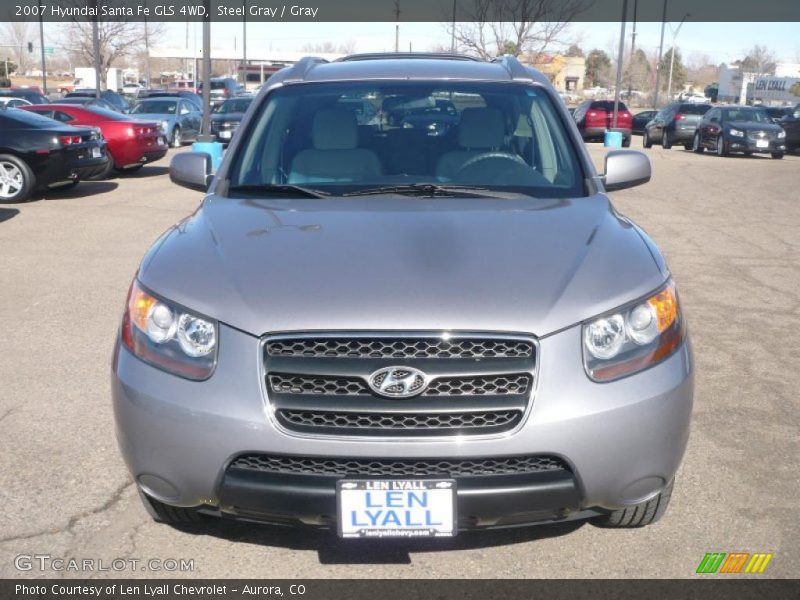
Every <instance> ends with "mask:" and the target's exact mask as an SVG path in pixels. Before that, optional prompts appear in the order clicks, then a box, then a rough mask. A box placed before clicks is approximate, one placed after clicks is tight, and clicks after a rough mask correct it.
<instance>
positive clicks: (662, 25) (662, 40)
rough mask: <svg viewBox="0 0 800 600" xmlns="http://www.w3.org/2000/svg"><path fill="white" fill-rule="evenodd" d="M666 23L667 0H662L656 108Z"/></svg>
mask: <svg viewBox="0 0 800 600" xmlns="http://www.w3.org/2000/svg"><path fill="white" fill-rule="evenodd" d="M666 24H667V0H664V11H663V12H662V13H661V42H660V43H659V44H658V60H657V61H656V91H655V93H654V94H653V108H654V109H656V110H657V109H658V88H659V87H660V86H661V53H662V52H663V51H664V27H665V26H666Z"/></svg>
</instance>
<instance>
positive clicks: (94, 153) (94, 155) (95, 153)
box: [92, 146, 100, 158]
mask: <svg viewBox="0 0 800 600" xmlns="http://www.w3.org/2000/svg"><path fill="white" fill-rule="evenodd" d="M92 158H100V148H98V147H97V146H95V147H94V148H92Z"/></svg>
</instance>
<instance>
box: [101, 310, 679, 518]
mask: <svg viewBox="0 0 800 600" xmlns="http://www.w3.org/2000/svg"><path fill="white" fill-rule="evenodd" d="M580 343H581V339H580V327H573V328H571V329H569V330H566V331H562V332H560V333H557V334H554V335H551V336H548V337H546V338H544V339H541V340H540V341H539V355H538V356H539V358H538V361H539V366H538V369H539V372H538V383H537V389H536V390H535V392H534V396H533V400H532V408H531V410H530V413H529V415H528V418H527V421H526V422H525V423H524V424H523V425H522V427H521V428H520V429H519V430H518V431H516V432H515V433H503V434H497V435H492V436H486V437H481V438H476V439H467V440H464V439H454V438H449V439H448V438H444V437H439V438H425V439H415V440H414V443H409V440H408V439H407V438H394V439H386V438H375V437H373V438H345V439H342V438H336V439H331V438H325V437H321V436H317V437H312V436H308V435H306V436H303V435H298V434H291V433H287V432H283V431H280V430H278V429H277V428H276V427H275V425H274V424H273V422H272V420H271V418H270V416H269V414H268V410H269V409H268V403H267V402H266V399H265V397H264V393H265V392H264V386H263V385H262V382H261V381H260V380H259V373H260V369H259V367H260V365H259V361H260V360H261V358H260V357H261V353H260V340H259V339H258V338H256V337H253V336H250V335H247V334H244V333H242V332H240V331H237V330H234V329H231V328H229V327H226V326H224V325H221V326H220V338H219V344H220V348H221V349H223V350H224V351H221V352H220V356H219V360H218V364H217V367H216V371H215V373H214V374H213V375H212V377H211V378H210V379H208V380H207V381H205V382H190V381H186V380H182V379H179V378H177V377H174V376H172V375H169V374H167V373H164V372H162V371H160V370H157V369H155V368H153V367H150V366H148V365H146V364H145V363H143V362H141V361H140V360H139V359H137V358H136V357H134V356H133V355H132V354H130V353H129V352H128V351H127V349H125V348H120V347H119V346H118V347H117V354H116V356H115V360H114V373H113V375H112V395H113V401H114V412H115V417H116V423H117V435H118V441H119V444H120V447H121V450H122V453H123V456H124V458H125V460H126V462H127V464H128V467H129V469H130V471H131V473H132V474H133V476H134V478H135V479H136V481H137V484H138V485H139V487H140V489H142V490H143V491H144V492H145V493H146V494H148V495H150V496H152V497H154V498H155V499H157V500H159V501H161V502H165V503H167V504H171V505H175V506H184V507H202V508H203V509H204V510H206V511H208V512H211V513H215V514H222V515H231V516H235V517H239V518H246V519H257V520H264V521H280V522H305V523H312V524H317V525H324V526H331V524H332V522H333V520H334V515H335V510H334V509H335V496H334V489H335V480H336V478H335V477H333V478H331V477H312V476H304V475H301V476H294V475H274V474H260V473H247V472H242V471H239V470H236V469H230V468H228V465H230V463H231V461H232V460H233V459H235V457H237V456H239V455H241V454H243V453H264V454H272V455H283V456H294V457H307V456H310V457H326V458H327V457H334V458H369V459H376V458H408V459H420V460H421V459H425V458H434V457H435V458H441V457H449V458H454V459H455V458H462V459H468V458H486V457H509V456H520V455H540V454H541V455H549V456H555V457H558V458H560V459H561V460H563V462H564V463H565V464H566V465H567V468H566V469H564V470H562V471H557V472H555V473H536V474H533V475H530V476H528V475H525V476H519V475H514V476H513V477H511V478H503V477H499V476H497V477H496V476H491V477H485V478H480V477H478V478H469V477H466V478H457V489H458V507H457V512H458V515H459V527H460V528H468V527H491V526H506V525H513V524H522V523H529V522H540V521H552V520H562V519H565V518H574V517H576V516H581V515H585V516H588V515H591V514H597V513H601V512H603V511H605V510H613V509H615V508H619V507H622V506H628V505H632V504H636V503H639V502H641V501H643V500H645V499H648V498H650V497H652V496H653V495H655V494H657V493H658V492H660V491H661V489H663V487H664V486H665V485H666V484H667V483H668V482H669V481H670V480H671V479H672V478H673V477H674V475H675V472H676V471H677V469H678V466H679V464H680V461H681V459H682V457H683V453H684V449H685V446H686V443H687V439H688V435H689V421H690V415H691V407H692V397H693V379H694V375H693V369H692V360H691V350H690V346H689V342H688V340H687V342H686V343H684V344H683V345H682V346H681V348H680V349H679V350H678V351H677V352H676V353H675V354H674V355H672V356H671V357H670V358H669V359H667V360H666V361H664V362H663V363H661V364H659V365H657V366H656V367H653V368H651V369H648V370H646V371H644V372H641V373H639V374H636V375H634V376H631V377H627V378H624V379H621V380H618V381H615V382H612V383H605V384H597V383H593V382H591V381H590V380H589V379H588V377H587V376H586V374H585V373H584V370H583V366H582V365H581V363H580V358H579V357H580Z"/></svg>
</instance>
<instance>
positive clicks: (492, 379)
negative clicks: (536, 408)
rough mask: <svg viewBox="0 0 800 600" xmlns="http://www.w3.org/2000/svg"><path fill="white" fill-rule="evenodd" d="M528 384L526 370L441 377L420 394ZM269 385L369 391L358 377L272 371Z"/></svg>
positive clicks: (504, 390)
mask: <svg viewBox="0 0 800 600" xmlns="http://www.w3.org/2000/svg"><path fill="white" fill-rule="evenodd" d="M530 383H531V377H530V375H528V374H526V373H517V374H512V375H491V376H480V377H441V378H439V379H435V380H434V381H432V382H431V383H430V384H429V385H428V387H427V388H426V389H425V391H424V392H422V395H423V396H464V395H474V396H495V395H519V394H526V393H527V392H528V388H529V386H530ZM269 385H270V388H271V389H272V391H273V392H277V393H283V394H318V395H333V396H358V395H361V394H371V393H372V391H371V390H370V388H369V386H368V385H367V383H366V382H365V381H364V380H363V379H360V378H358V377H335V376H327V375H291V374H285V373H272V374H270V376H269Z"/></svg>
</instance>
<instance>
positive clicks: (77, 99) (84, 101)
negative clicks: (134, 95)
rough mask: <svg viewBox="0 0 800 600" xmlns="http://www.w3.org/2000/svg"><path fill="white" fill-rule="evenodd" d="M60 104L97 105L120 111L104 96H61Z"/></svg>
mask: <svg viewBox="0 0 800 600" xmlns="http://www.w3.org/2000/svg"><path fill="white" fill-rule="evenodd" d="M58 103H59V104H76V105H78V106H86V107H97V108H102V109H105V110H111V111H114V112H117V113H118V112H119V111H118V110H117V109H116V108H114V107H113V106H112V105H111V104H109V103H108V102H106V101H105V100H103V99H102V98H99V99H98V98H95V97H94V96H73V97H71V98H61V100H59V101H58Z"/></svg>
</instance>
